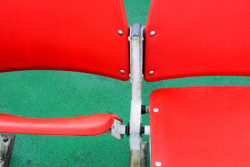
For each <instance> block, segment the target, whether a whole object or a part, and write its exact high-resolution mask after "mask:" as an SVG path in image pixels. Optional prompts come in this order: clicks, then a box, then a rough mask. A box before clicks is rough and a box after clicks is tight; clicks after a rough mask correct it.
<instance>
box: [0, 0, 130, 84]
mask: <svg viewBox="0 0 250 167" xmlns="http://www.w3.org/2000/svg"><path fill="white" fill-rule="evenodd" d="M118 30H122V31H123V35H119V34H118ZM17 70H67V71H78V72H87V73H92V74H98V75H103V76H107V77H112V78H116V79H120V80H128V78H129V53H128V25H127V20H126V16H125V10H124V6H123V1H122V0H104V1H99V0H73V1H72V0H62V1H60V0H22V1H20V0H8V1H1V2H0V72H7V71H17ZM120 70H124V71H125V74H121V73H120Z"/></svg>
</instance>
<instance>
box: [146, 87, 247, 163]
mask: <svg viewBox="0 0 250 167" xmlns="http://www.w3.org/2000/svg"><path fill="white" fill-rule="evenodd" d="M154 108H158V109H159V111H158V112H154V111H153V109H154ZM150 122H151V123H150V128H151V151H152V152H151V153H152V155H151V159H152V162H151V163H152V166H156V165H155V162H156V161H160V162H161V163H162V166H164V167H165V166H167V167H180V166H189V167H193V166H197V167H198V166H199V167H201V166H204V167H208V166H213V167H214V166H218V167H222V166H223V167H230V166H232V167H235V166H241V167H242V166H245V167H249V166H250V87H183V88H182V87H180V88H165V89H158V90H155V91H153V92H152V94H151V96H150Z"/></svg>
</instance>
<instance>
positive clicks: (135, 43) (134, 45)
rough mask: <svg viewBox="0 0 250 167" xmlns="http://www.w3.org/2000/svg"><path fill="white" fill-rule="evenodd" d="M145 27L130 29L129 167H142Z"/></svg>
mask: <svg viewBox="0 0 250 167" xmlns="http://www.w3.org/2000/svg"><path fill="white" fill-rule="evenodd" d="M144 29H145V27H142V28H141V25H140V24H133V25H132V27H131V29H130V37H129V41H130V82H131V84H132V100H131V112H130V161H129V166H130V167H142V165H143V164H145V163H142V161H144V160H142V158H143V157H142V156H141V149H142V147H141V144H142V139H141V134H140V132H141V122H142V121H141V104H142V101H141V87H142V77H143V72H142V70H143V41H144V37H143V34H144V33H143V32H144Z"/></svg>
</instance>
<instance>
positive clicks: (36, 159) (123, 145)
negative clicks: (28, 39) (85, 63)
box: [0, 0, 250, 167]
mask: <svg viewBox="0 0 250 167" xmlns="http://www.w3.org/2000/svg"><path fill="white" fill-rule="evenodd" d="M124 4H125V9H126V14H127V19H128V23H129V25H131V24H132V23H141V24H142V25H145V23H146V19H147V14H148V9H149V4H150V1H149V0H137V1H135V0H125V1H124ZM207 85H211V86H219V85H220V86H225V85H227V86H232V85H237V86H240V85H242V86H243V85H244V86H250V78H247V77H195V78H183V79H175V80H168V81H160V82H153V83H147V82H143V91H142V96H143V104H144V105H149V95H150V93H151V92H152V91H153V90H155V89H158V88H164V87H181V86H207ZM130 100H131V85H130V82H129V81H127V82H122V81H118V80H114V79H110V78H105V77H101V76H96V75H90V74H83V73H76V72H61V71H22V72H10V73H1V74H0V112H4V113H9V114H15V115H20V116H26V117H34V118H35V117H38V118H56V117H68V116H82V115H89V114H97V113H111V112H112V113H115V114H117V115H118V116H120V117H121V118H123V120H124V123H127V122H129V115H130ZM142 120H143V124H144V125H149V115H143V116H142ZM0 132H1V129H0ZM143 140H146V141H148V137H145V136H143ZM128 161H129V139H128V138H127V137H124V139H123V140H115V139H113V138H112V137H111V136H110V135H101V136H94V137H66V136H35V135H16V141H15V145H14V150H13V152H12V158H11V162H10V166H11V167H21V166H76V167H86V166H88V167H98V166H100V167H103V166H111V167H112V166H117V167H118V166H119V167H123V166H124V167H125V166H128ZM148 166H150V165H149V158H148Z"/></svg>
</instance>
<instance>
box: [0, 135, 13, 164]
mask: <svg viewBox="0 0 250 167" xmlns="http://www.w3.org/2000/svg"><path fill="white" fill-rule="evenodd" d="M14 141H15V135H3V134H1V138H0V167H8V166H9V163H10V158H11V153H12V149H13V146H14Z"/></svg>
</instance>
